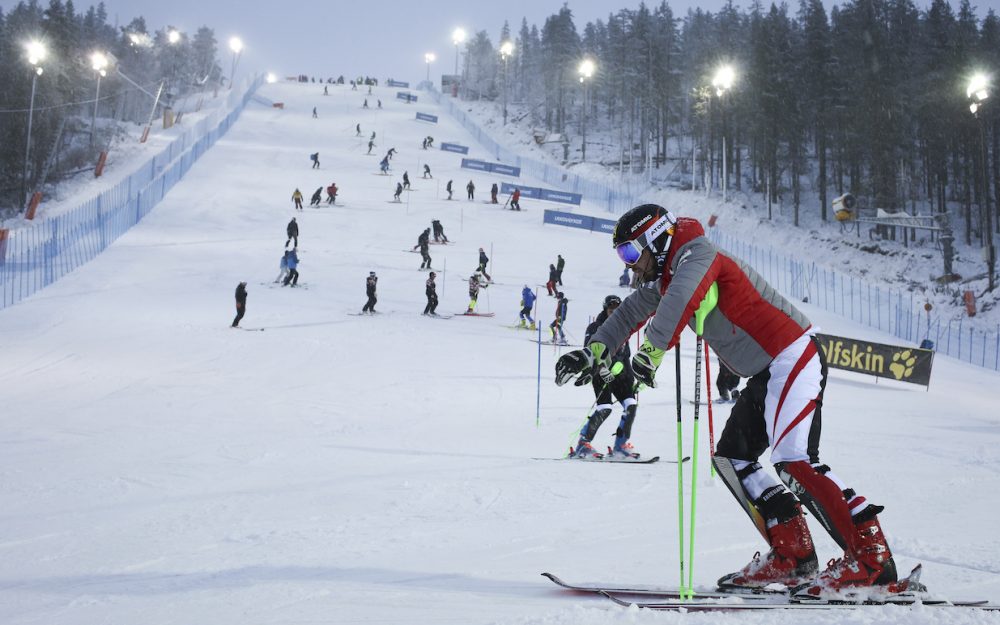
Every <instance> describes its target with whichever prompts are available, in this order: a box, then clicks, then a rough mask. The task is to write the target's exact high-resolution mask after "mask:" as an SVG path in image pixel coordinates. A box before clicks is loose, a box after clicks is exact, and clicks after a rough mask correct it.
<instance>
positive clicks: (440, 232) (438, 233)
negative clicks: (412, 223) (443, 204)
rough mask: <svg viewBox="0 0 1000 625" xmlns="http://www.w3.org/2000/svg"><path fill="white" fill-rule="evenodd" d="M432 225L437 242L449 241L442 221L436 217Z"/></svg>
mask: <svg viewBox="0 0 1000 625" xmlns="http://www.w3.org/2000/svg"><path fill="white" fill-rule="evenodd" d="M431 227H432V228H434V242H435V243H447V242H448V237H446V236H444V226H442V225H441V221H440V220H438V219H435V220H433V221H431Z"/></svg>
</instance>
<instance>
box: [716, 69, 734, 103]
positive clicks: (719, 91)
mask: <svg viewBox="0 0 1000 625" xmlns="http://www.w3.org/2000/svg"><path fill="white" fill-rule="evenodd" d="M734 82H736V72H735V71H734V70H733V68H732V67H731V66H729V65H723V66H722V67H720V68H719V69H717V70H716V71H715V78H713V79H712V86H713V87H715V95H717V96H719V97H722V95H723V94H725V93H726V92H727V91H729V90H730V89H732V87H733V83H734Z"/></svg>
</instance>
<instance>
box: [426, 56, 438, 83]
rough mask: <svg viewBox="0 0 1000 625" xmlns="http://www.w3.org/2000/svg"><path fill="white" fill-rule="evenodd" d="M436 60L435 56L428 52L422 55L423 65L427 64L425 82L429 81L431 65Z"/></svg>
mask: <svg viewBox="0 0 1000 625" xmlns="http://www.w3.org/2000/svg"><path fill="white" fill-rule="evenodd" d="M436 60H437V56H436V55H435V54H434V53H433V52H428V53H427V54H425V55H424V63H427V82H430V81H431V63H433V62H434V61H436Z"/></svg>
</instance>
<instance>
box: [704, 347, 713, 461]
mask: <svg viewBox="0 0 1000 625" xmlns="http://www.w3.org/2000/svg"><path fill="white" fill-rule="evenodd" d="M705 399H706V400H707V401H708V460H709V462H708V472H709V475H711V476H712V478H713V479H714V478H715V463H714V462H712V459H713V458H715V428H714V427H713V426H712V423H713V421H712V363H711V359H710V358H709V354H708V342H707V341H706V342H705Z"/></svg>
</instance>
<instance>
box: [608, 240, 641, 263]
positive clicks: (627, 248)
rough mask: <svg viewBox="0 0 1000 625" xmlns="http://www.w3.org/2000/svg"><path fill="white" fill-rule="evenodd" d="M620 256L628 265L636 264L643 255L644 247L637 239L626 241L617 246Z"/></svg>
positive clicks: (616, 250)
mask: <svg viewBox="0 0 1000 625" xmlns="http://www.w3.org/2000/svg"><path fill="white" fill-rule="evenodd" d="M615 252H617V253H618V258H620V259H621V261H622V262H623V263H625V264H626V265H634V264H635V263H636V262H637V261H638V260H639V257H640V256H642V247H641V246H640V245H639V244H638V243H636V242H635V241H625V242H624V243H622V244H621V245H619V246H618V247H616V248H615Z"/></svg>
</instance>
